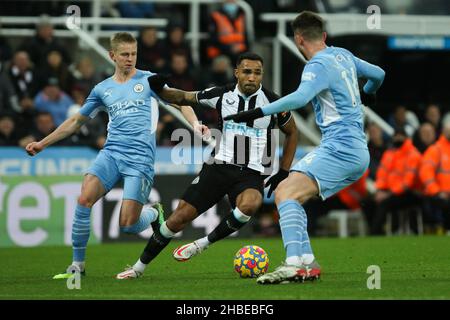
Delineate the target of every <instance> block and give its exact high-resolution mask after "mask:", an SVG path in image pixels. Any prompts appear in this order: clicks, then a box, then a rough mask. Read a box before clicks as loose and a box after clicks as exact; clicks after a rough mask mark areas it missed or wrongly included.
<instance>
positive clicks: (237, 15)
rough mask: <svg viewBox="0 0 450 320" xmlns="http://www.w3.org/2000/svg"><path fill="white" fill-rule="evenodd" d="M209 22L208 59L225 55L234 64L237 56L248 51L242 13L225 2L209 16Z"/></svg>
mask: <svg viewBox="0 0 450 320" xmlns="http://www.w3.org/2000/svg"><path fill="white" fill-rule="evenodd" d="M210 20H211V21H210V25H209V34H210V45H209V46H208V48H207V56H208V59H210V60H212V59H214V58H215V57H217V56H219V55H226V56H228V57H230V58H231V59H232V60H233V63H234V62H235V60H236V58H237V56H238V55H239V54H241V53H243V52H245V51H248V41H247V35H246V28H245V13H244V11H243V10H242V9H241V8H239V7H238V5H237V4H236V3H234V2H233V1H229V2H228V1H227V2H225V3H224V4H223V5H222V8H221V9H220V10H217V11H214V12H213V13H212V14H211V17H210Z"/></svg>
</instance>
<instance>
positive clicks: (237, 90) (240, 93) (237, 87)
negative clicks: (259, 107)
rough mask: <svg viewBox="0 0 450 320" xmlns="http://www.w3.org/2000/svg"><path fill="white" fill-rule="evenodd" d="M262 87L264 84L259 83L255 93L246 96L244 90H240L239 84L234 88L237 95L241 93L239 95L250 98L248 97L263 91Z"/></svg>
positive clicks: (246, 98)
mask: <svg viewBox="0 0 450 320" xmlns="http://www.w3.org/2000/svg"><path fill="white" fill-rule="evenodd" d="M261 89H262V84H260V85H259V88H258V90H256V91H255V93H254V94H252V95H250V96H246V95H245V94H244V93H242V92H241V91H240V90H239V86H238V85H237V84H236V87H235V88H234V92H235V93H236V94H237V95H239V96H241V97H242V98H244V100H248V99H250V98H251V97H253V96H256V95H258V93H259V92H260V91H261Z"/></svg>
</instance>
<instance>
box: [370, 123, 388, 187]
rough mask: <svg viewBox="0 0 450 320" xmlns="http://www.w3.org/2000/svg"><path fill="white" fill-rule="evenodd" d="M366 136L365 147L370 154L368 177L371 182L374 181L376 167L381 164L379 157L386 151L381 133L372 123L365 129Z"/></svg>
mask: <svg viewBox="0 0 450 320" xmlns="http://www.w3.org/2000/svg"><path fill="white" fill-rule="evenodd" d="M367 134H368V136H369V142H368V144H367V147H368V148H369V154H370V164H369V177H370V178H371V179H372V180H375V176H376V173H377V170H378V166H379V165H380V162H381V157H382V156H383V153H384V152H385V151H386V142H385V141H384V138H383V131H382V130H381V128H380V127H379V126H378V125H377V124H375V123H373V122H371V123H369V125H368V127H367Z"/></svg>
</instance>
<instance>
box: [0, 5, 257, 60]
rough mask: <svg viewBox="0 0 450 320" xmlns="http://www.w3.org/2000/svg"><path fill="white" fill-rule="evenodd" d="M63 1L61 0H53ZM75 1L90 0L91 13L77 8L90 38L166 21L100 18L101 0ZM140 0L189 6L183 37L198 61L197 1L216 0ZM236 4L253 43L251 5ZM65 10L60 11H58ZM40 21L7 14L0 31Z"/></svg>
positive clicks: (21, 32)
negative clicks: (117, 27)
mask: <svg viewBox="0 0 450 320" xmlns="http://www.w3.org/2000/svg"><path fill="white" fill-rule="evenodd" d="M59 1H62V2H66V1H65V0H55V2H59ZM77 2H90V3H91V13H92V14H91V16H90V17H84V16H83V13H82V12H81V29H83V30H85V31H89V33H90V35H91V37H92V38H93V39H94V40H98V39H99V38H109V37H110V36H112V35H113V33H114V32H116V31H117V30H102V27H105V26H118V25H122V26H138V27H142V26H154V27H165V26H166V25H167V19H158V18H151V19H150V18H149V19H147V18H146V19H136V18H104V17H101V3H102V0H77V1H74V2H73V3H72V4H74V5H76V4H77ZM140 2H151V3H161V4H167V5H173V4H182V5H188V6H189V19H188V21H189V27H188V30H187V32H186V39H187V40H189V41H190V45H191V52H192V59H193V60H194V62H195V63H196V64H198V63H199V61H200V54H199V52H200V40H202V39H206V38H207V36H208V34H207V33H204V32H203V33H202V32H201V31H200V21H201V19H200V5H217V3H218V2H217V1H212V0H140ZM237 4H238V5H239V6H240V7H241V8H242V9H243V10H244V12H245V19H246V27H247V33H248V40H249V42H250V45H251V44H253V42H254V39H255V31H254V24H253V20H254V18H253V17H254V14H253V9H252V8H251V6H250V5H249V4H248V3H247V2H245V1H242V0H238V1H237ZM63 14H65V13H64V12H62V13H61V15H63ZM67 18H68V16H62V17H49V18H48V22H49V23H51V24H53V25H65V24H66V21H67ZM40 21H41V17H19V16H16V17H11V16H10V17H7V16H0V24H1V25H2V28H0V35H4V36H33V35H34V34H35V32H36V31H35V29H34V28H10V27H8V25H30V24H36V23H39V22H40ZM130 32H131V33H133V35H135V36H137V31H130ZM159 34H160V36H162V37H164V36H165V33H164V32H160V33H159ZM55 35H56V36H57V37H74V34H73V33H72V32H70V31H69V30H55Z"/></svg>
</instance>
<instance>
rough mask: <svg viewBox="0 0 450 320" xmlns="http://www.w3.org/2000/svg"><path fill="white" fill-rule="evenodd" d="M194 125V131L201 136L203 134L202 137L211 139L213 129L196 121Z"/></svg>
mask: <svg viewBox="0 0 450 320" xmlns="http://www.w3.org/2000/svg"><path fill="white" fill-rule="evenodd" d="M192 127H193V129H194V132H195V133H196V134H198V135H199V136H201V137H202V138H205V139H209V138H210V137H211V131H210V130H209V128H208V127H207V126H205V125H204V124H201V123H200V122H196V123H194V125H193V126H192Z"/></svg>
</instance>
